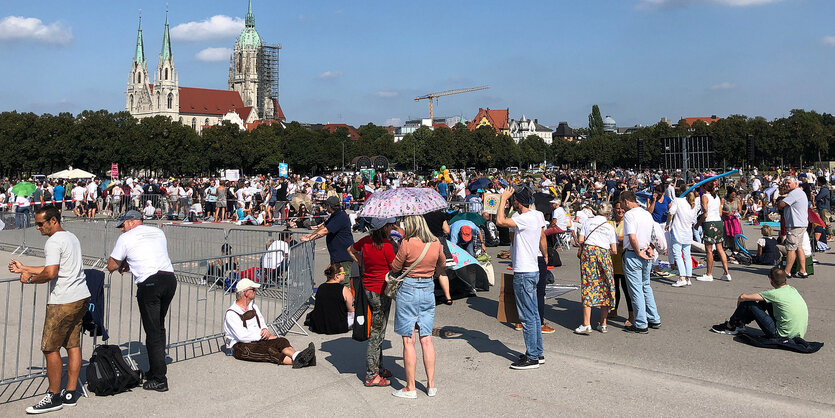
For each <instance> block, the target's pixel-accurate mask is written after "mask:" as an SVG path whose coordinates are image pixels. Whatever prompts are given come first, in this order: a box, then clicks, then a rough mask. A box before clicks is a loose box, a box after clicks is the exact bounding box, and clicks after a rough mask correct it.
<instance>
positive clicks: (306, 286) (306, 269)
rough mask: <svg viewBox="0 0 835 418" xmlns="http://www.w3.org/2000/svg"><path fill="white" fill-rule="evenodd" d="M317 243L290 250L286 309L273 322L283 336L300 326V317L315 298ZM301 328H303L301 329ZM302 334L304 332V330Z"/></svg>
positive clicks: (285, 286)
mask: <svg viewBox="0 0 835 418" xmlns="http://www.w3.org/2000/svg"><path fill="white" fill-rule="evenodd" d="M314 248H315V241H307V242H301V243H298V244H296V245H294V246H293V247H291V248H290V255H289V257H288V265H287V280H286V282H285V285H284V288H285V293H284V301H285V302H284V309H283V310H282V312H281V315H280V316H278V317H276V319H275V321H274V322H273V323H274V324H275V326H276V327H277V328H278V329H279V331H280V332H281V333H282V334H286V333H287V332H290V331H291V329H292V328H293V326H294V325H298V322H297V321H298V319H299V317H300V316H301V315H302V314H303V313H304V311H305V310H306V309H307V305H308V304H309V303H310V298H311V297H312V296H313V286H314V280H315V279H314V272H313V269H314ZM299 328H301V327H299ZM301 329H302V332H303V333H305V334H306V332H304V329H303V328H301Z"/></svg>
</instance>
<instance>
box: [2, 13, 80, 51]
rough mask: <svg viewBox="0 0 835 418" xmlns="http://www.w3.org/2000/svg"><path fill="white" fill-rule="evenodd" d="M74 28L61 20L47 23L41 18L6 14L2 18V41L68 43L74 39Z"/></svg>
mask: <svg viewBox="0 0 835 418" xmlns="http://www.w3.org/2000/svg"><path fill="white" fill-rule="evenodd" d="M72 39H73V38H72V28H69V27H65V26H64V25H63V24H61V23H59V22H55V23H52V24H50V25H45V24H44V23H43V22H42V21H41V20H40V19H38V18H34V17H23V16H6V17H4V18H3V19H0V41H27V40H30V41H36V42H42V43H47V44H59V45H66V44H69V43H70V42H71V41H72Z"/></svg>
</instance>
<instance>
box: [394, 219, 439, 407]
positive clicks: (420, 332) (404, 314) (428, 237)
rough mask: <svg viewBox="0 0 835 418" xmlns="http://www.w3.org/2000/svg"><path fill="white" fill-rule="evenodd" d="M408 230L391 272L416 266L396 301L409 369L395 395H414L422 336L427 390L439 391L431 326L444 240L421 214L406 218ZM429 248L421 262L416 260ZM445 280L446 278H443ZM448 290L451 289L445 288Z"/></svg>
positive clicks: (397, 326)
mask: <svg viewBox="0 0 835 418" xmlns="http://www.w3.org/2000/svg"><path fill="white" fill-rule="evenodd" d="M404 226H405V230H406V231H405V234H404V235H403V241H402V243H401V245H400V249H399V250H398V252H397V256H395V258H394V262H393V263H392V266H391V267H392V274H398V275H399V274H400V271H401V270H406V269H408V268H409V267H410V266H411V265H413V264H415V266H414V267H413V268H412V269H411V271H410V272H409V275H408V276H407V277H406V278H404V279H403V284H402V285H401V286H400V289H399V290H398V291H397V297H396V298H397V305H396V310H395V314H394V332H396V333H397V334H398V335H400V336H402V337H403V368H404V369H405V371H406V385H405V386H404V387H403V388H402V389H400V390H397V391H395V392H392V395H394V396H397V397H400V398H408V399H415V398H417V392H416V390H415V367H416V363H417V353H416V351H415V340H416V339H417V338H418V336H419V338H420V346H421V349H422V352H423V365H424V367H425V368H426V378H427V380H428V381H427V383H426V389H427V391H426V393H427V394H428V395H429V396H435V395H436V394H437V391H438V390H437V388H436V387H435V346H434V345H433V343H432V326H433V325H434V322H435V284H434V280H433V277H438V276H440V275H441V274H443V273H444V271H445V264H446V257H445V256H444V252H443V249H442V248H441V243H440V242H439V241H438V239H437V238H436V237H435V236H434V235H432V233H431V232H429V227H428V226H427V225H426V221H425V220H424V219H423V217H422V216H415V215H413V216H407V217H405V218H404ZM427 246H428V249H427V250H426V252H425V255H424V256H423V259H422V260H421V261H420V263H416V262H417V261H418V259H419V258H420V257H421V254H423V253H424V249H425V248H426V247H427ZM442 283H443V282H442ZM444 293H447V294H448V292H446V291H445V292H444Z"/></svg>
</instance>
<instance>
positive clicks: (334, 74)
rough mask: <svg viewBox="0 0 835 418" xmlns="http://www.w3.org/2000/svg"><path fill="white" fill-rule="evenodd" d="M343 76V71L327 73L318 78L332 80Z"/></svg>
mask: <svg viewBox="0 0 835 418" xmlns="http://www.w3.org/2000/svg"><path fill="white" fill-rule="evenodd" d="M341 76H342V71H325V72H324V73H322V74H319V76H318V78H319V79H320V80H330V79H334V78H337V77H341Z"/></svg>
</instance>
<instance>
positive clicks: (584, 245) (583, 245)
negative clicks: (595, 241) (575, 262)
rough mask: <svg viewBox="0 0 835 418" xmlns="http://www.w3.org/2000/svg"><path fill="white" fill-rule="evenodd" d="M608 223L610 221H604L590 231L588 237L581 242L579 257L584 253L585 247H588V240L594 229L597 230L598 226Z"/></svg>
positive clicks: (578, 250)
mask: <svg viewBox="0 0 835 418" xmlns="http://www.w3.org/2000/svg"><path fill="white" fill-rule="evenodd" d="M607 223H608V222H603V223H601V224H599V225H597V226H596V227H594V229H592V230H591V232H589V235H588V236H587V237H586V239H584V240H583V243H582V244H580V247H579V248H577V258H580V255H581V254H583V248H586V241H588V239H589V237H590V236H591V234H593V233H594V231H597V228H600V227H601V226H603V224H607Z"/></svg>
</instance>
